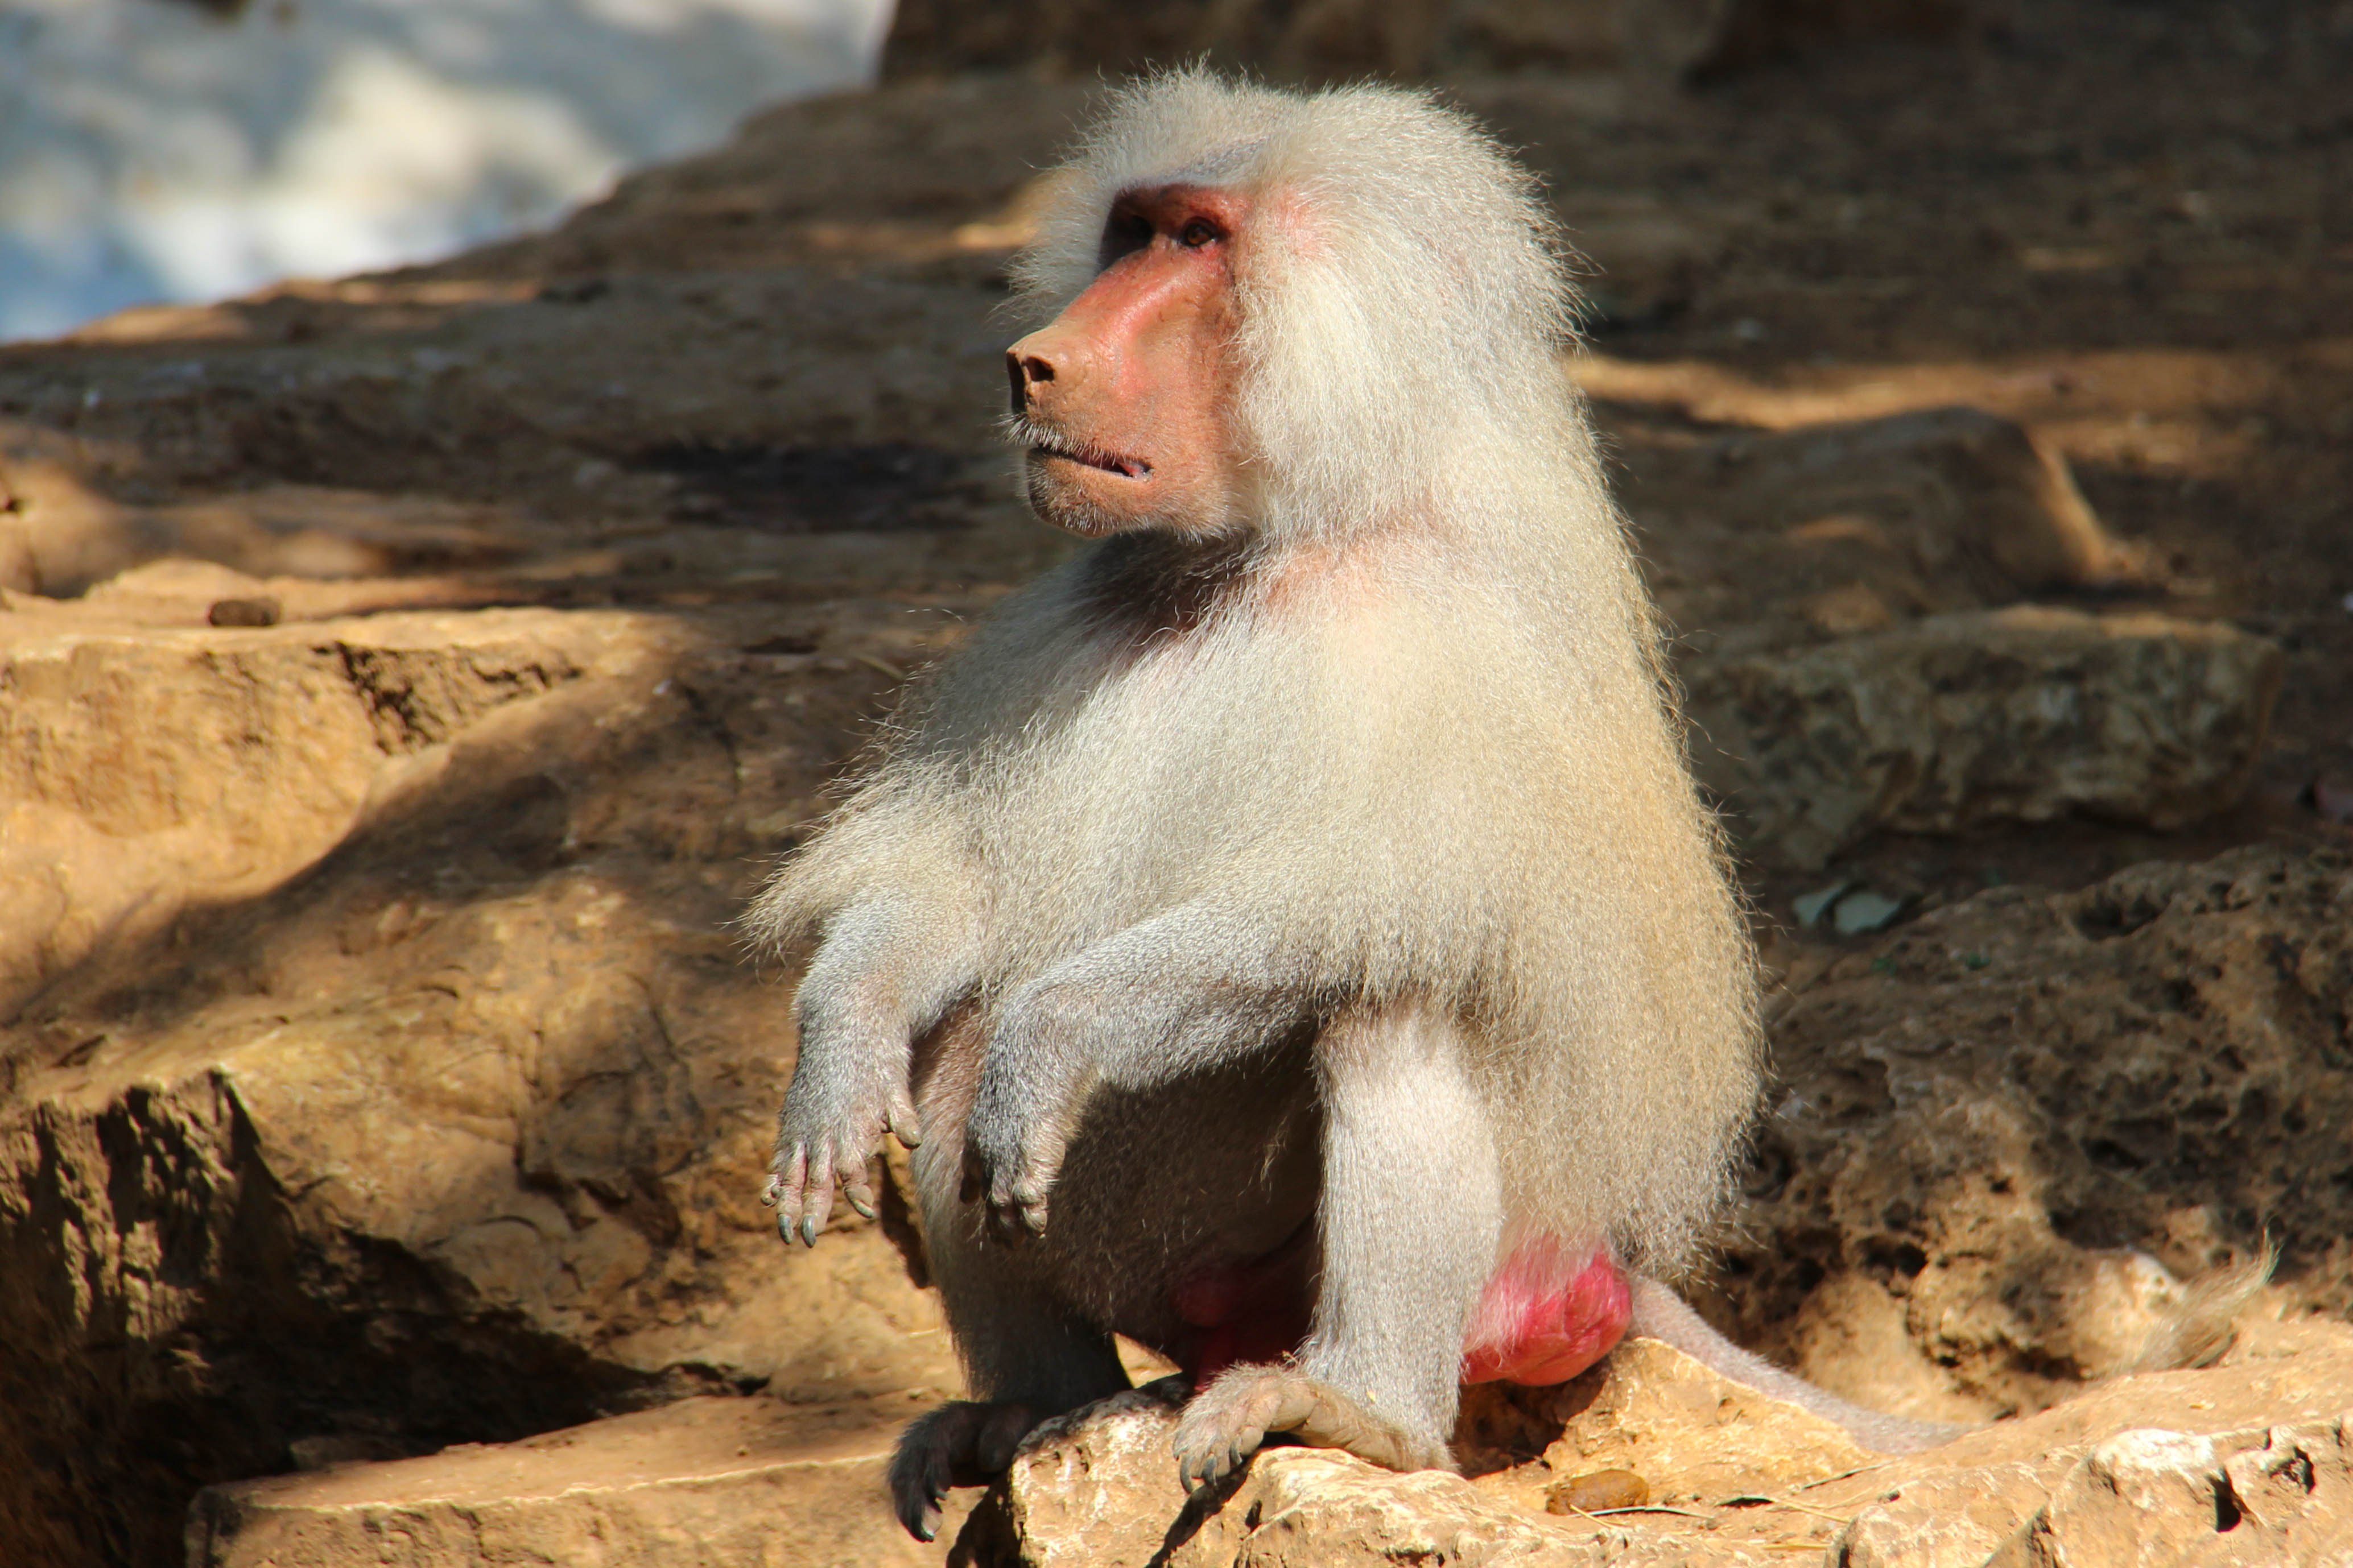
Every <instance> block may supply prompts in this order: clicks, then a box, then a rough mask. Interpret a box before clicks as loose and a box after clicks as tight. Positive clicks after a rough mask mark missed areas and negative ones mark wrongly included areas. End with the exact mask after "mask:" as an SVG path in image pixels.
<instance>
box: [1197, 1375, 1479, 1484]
mask: <svg viewBox="0 0 2353 1568" xmlns="http://www.w3.org/2000/svg"><path fill="white" fill-rule="evenodd" d="M1277 1433H1281V1434H1284V1435H1287V1436H1292V1437H1295V1438H1297V1439H1298V1440H1299V1441H1300V1442H1302V1443H1304V1444H1306V1445H1308V1446H1309V1447H1315V1448H1344V1449H1345V1450H1347V1451H1348V1452H1349V1453H1351V1454H1354V1455H1356V1458H1360V1459H1365V1460H1367V1461H1369V1462H1371V1463H1373V1464H1376V1465H1379V1466H1382V1467H1383V1468H1387V1469H1392V1470H1430V1469H1445V1470H1451V1469H1452V1468H1454V1465H1453V1460H1452V1459H1451V1457H1450V1456H1449V1455H1448V1454H1447V1452H1446V1446H1445V1445H1444V1444H1443V1443H1432V1442H1428V1441H1425V1440H1423V1439H1420V1438H1417V1437H1414V1436H1411V1435H1410V1434H1409V1433H1407V1432H1406V1431H1405V1430H1404V1429H1403V1428H1402V1427H1400V1426H1396V1425H1394V1424H1393V1423H1391V1422H1388V1421H1384V1420H1382V1419H1381V1418H1380V1417H1379V1416H1377V1415H1374V1414H1373V1413H1372V1412H1370V1411H1368V1410H1366V1408H1365V1407H1364V1406H1363V1405H1359V1404H1357V1403H1356V1401H1355V1400H1354V1399H1351V1398H1350V1397H1348V1395H1346V1394H1343V1393H1341V1392H1340V1391H1339V1390H1338V1389H1336V1388H1334V1387H1333V1386H1332V1385H1331V1384H1325V1383H1318V1382H1317V1381H1316V1380H1315V1379H1314V1378H1312V1377H1309V1376H1308V1375H1307V1374H1306V1373H1301V1372H1294V1371H1293V1370H1292V1369H1291V1368H1289V1367H1282V1366H1238V1367H1234V1368H1233V1369H1231V1370H1230V1371H1229V1372H1227V1373H1224V1374H1223V1375H1222V1376H1220V1377H1219V1379H1218V1381H1217V1382H1215V1383H1213V1384H1209V1386H1208V1387H1207V1388H1205V1389H1203V1390H1202V1391H1201V1392H1200V1394H1198V1395H1197V1396H1196V1397H1195V1398H1194V1400H1193V1402H1192V1404H1190V1405H1187V1406H1186V1408H1185V1414H1184V1415H1183V1417H1182V1418H1180V1419H1179V1420H1178V1421H1177V1423H1176V1473H1177V1475H1178V1476H1179V1477H1181V1478H1182V1479H1183V1480H1184V1482H1185V1489H1186V1490H1187V1491H1188V1492H1189V1491H1194V1490H1197V1489H1199V1488H1201V1487H1205V1486H1209V1485H1212V1484H1214V1483H1216V1482H1218V1481H1220V1480H1223V1479H1225V1478H1226V1477H1227V1476H1229V1475H1230V1474H1232V1473H1233V1472H1234V1471H1235V1470H1238V1469H1240V1468H1241V1466H1242V1463H1243V1461H1244V1460H1246V1459H1248V1458H1250V1456H1251V1455H1252V1454H1254V1453H1256V1452H1257V1451H1258V1450H1259V1447H1260V1446H1261V1445H1262V1444H1263V1443H1264V1442H1265V1441H1266V1439H1267V1438H1268V1437H1269V1436H1272V1435H1274V1434H1277Z"/></svg>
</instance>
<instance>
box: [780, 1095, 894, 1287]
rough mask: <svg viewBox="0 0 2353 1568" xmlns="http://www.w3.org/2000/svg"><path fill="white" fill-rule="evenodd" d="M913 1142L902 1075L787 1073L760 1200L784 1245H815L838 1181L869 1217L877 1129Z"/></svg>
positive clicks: (854, 1205)
mask: <svg viewBox="0 0 2353 1568" xmlns="http://www.w3.org/2000/svg"><path fill="white" fill-rule="evenodd" d="M886 1128H887V1129H888V1130H889V1131H892V1132H895V1133H897V1134H898V1135H899V1142H902V1143H904V1144H906V1145H907V1146H908V1147H909V1148H911V1149H912V1148H913V1147H914V1146H915V1143H916V1142H917V1141H918V1139H919V1137H920V1132H919V1130H918V1127H917V1124H916V1121H915V1104H914V1101H913V1099H912V1098H910V1096H909V1095H908V1092H907V1086H906V1084H905V1082H904V1081H903V1080H902V1081H899V1082H895V1083H891V1082H868V1081H863V1080H854V1079H848V1078H846V1077H843V1076H840V1075H832V1074H826V1073H821V1072H818V1071H813V1070H808V1069H807V1068H806V1066H805V1067H804V1068H803V1070H800V1071H797V1072H796V1073H794V1074H793V1087H792V1089H791V1090H790V1091H789V1092H788V1093H786V1096H785V1108H784V1110H782V1111H780V1112H778V1113H777V1116H776V1158H775V1159H773V1160H771V1161H770V1162H769V1163H768V1169H769V1172H770V1174H769V1177H768V1184H767V1186H766V1187H765V1188H764V1189H763V1190H762V1192H761V1194H760V1201H761V1202H762V1203H764V1204H769V1205H774V1206H775V1208H776V1233H777V1234H778V1235H779V1236H782V1237H784V1238H785V1240H786V1243H787V1244H790V1243H792V1242H795V1241H798V1242H800V1243H801V1244H802V1245H804V1246H807V1247H815V1246H816V1245H817V1236H818V1232H819V1231H821V1230H823V1229H824V1228H825V1222H826V1219H827V1216H828V1215H831V1214H832V1212H833V1189H834V1187H835V1186H836V1184H839V1186H840V1188H841V1194H842V1196H843V1197H845V1198H847V1199H848V1200H849V1206H850V1207H851V1208H854V1209H856V1210H857V1211H858V1212H859V1213H860V1214H862V1215H865V1216H866V1217H867V1218H869V1219H871V1218H873V1217H874V1186H873V1180H872V1177H871V1174H870V1171H871V1166H872V1163H873V1159H874V1151H875V1150H876V1148H877V1147H879V1146H880V1145H881V1142H882V1133H883V1131H884V1130H885V1129H886Z"/></svg>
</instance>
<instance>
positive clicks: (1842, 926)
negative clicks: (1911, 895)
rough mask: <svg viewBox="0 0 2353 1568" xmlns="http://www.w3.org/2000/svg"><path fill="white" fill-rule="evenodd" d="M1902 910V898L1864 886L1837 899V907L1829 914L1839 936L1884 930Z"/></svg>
mask: <svg viewBox="0 0 2353 1568" xmlns="http://www.w3.org/2000/svg"><path fill="white" fill-rule="evenodd" d="M1903 912H1904V900H1901V899H1891V898H1889V897H1887V896H1886V895H1885V894H1883V893H1874V892H1873V891H1871V890H1870V889H1867V888H1866V889H1861V890H1859V891H1856V892H1852V893H1849V894H1848V895H1847V896H1846V897H1845V898H1843V899H1841V900H1839V901H1838V909H1837V910H1836V912H1835V913H1833V914H1832V915H1831V925H1832V926H1833V927H1835V928H1836V929H1837V931H1838V933H1839V935H1841V936H1861V935H1862V933H1863V932H1865V931H1885V930H1886V929H1887V928H1888V927H1889V926H1891V925H1893V924H1894V922H1895V917H1896V916H1897V915H1900V914H1902V913H1903Z"/></svg>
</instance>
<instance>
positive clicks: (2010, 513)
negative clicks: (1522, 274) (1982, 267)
mask: <svg viewBox="0 0 2353 1568" xmlns="http://www.w3.org/2000/svg"><path fill="white" fill-rule="evenodd" d="M1572 221H1574V220H1573V219H1572ZM1576 368H1577V371H1578V373H1579V374H1580V375H1581V376H1583V377H1584V378H1586V379H1588V381H1596V382H1597V384H1599V387H1600V391H1599V394H1597V395H1609V393H1610V392H1611V390H1612V388H1613V385H1614V381H1613V376H1615V377H1617V378H1620V379H1622V377H1623V376H1624V375H1625V374H1627V372H1626V367H1623V366H1620V367H1616V368H1615V370H1614V371H1611V372H1610V373H1609V374H1600V373H1602V372H1603V371H1604V370H1605V368H1606V367H1604V366H1603V365H1601V364H1600V363H1597V362H1594V361H1590V360H1581V361H1579V362H1577V366H1576ZM1620 390H1621V391H1622V390H1625V389H1620ZM1746 412H1751V413H1755V412H1757V411H1754V410H1749V411H1746ZM1630 460H1631V462H1632V464H1633V468H1634V483H1633V484H1632V485H1631V486H1630V492H1629V497H1628V500H1629V502H1630V505H1631V506H1632V507H1633V510H1634V514H1635V521H1636V524H1637V526H1638V528H1639V529H1640V531H1641V533H1642V535H1643V540H1644V547H1645V552H1646V554H1647V555H1648V556H1649V557H1650V558H1651V563H1652V573H1651V576H1652V584H1653V586H1654V588H1655V589H1656V591H1657V592H1658V594H1659V595H1660V599H1661V603H1662V606H1663V607H1664V609H1665V610H1666V612H1667V616H1668V618H1669V619H1670V620H1671V621H1672V622H1673V623H1675V624H1676V625H1677V626H1682V627H1683V628H1685V629H1690V630H1700V629H1704V628H1710V627H1721V626H1727V625H1735V624H1736V625H1740V626H1757V627H1766V626H1773V627H1779V628H1781V632H1780V635H1781V636H1784V637H1790V636H1795V637H1805V636H1813V637H1820V636H1821V635H1823V634H1829V635H1832V636H1840V635H1845V634H1850V633H1854V632H1869V631H1879V630H1883V629H1885V628H1887V627H1889V626H1894V625H1897V624H1899V623H1902V622H1905V621H1909V620H1912V619H1915V618H1916V617H1918V616H1926V615H1938V614H1948V613H1952V612H1955V611H1960V610H1970V609H1986V608H1991V607H1996V606H1999V605H2009V604H2012V603H2015V602H2017V601H2018V600H2020V599H2021V598H2027V597H2031V596H2033V595H2037V594H2042V593H2048V592H2052V591H2081V590H2086V589H2090V590H2098V591H2114V590H2119V589H2126V588H2136V587H2138V588H2147V587H2150V586H2153V585H2154V581H2153V580H2154V578H2155V577H2156V576H2157V574H2156V573H2155V571H2154V569H2153V567H2152V565H2151V563H2150V562H2149V560H2148V559H2147V554H2146V552H2145V551H2144V550H2143V549H2141V548H2140V547H2137V546H2136V545H2134V544H2131V543H2129V542H2126V541H2122V540H2119V539H2117V538H2116V537H2115V536H2114V535H2113V534H2112V533H2111V532H2110V531H2108V530H2107V528H2106V527H2105V525H2104V524H2103V523H2102V522H2101V521H2100V520H2099V518H2098V516H2097V515H2096V514H2095V513H2094V511H2093V510H2092V508H2091V506H2090V504H2089V503H2088V502H2087V501H2086V500H2084V494H2083V491H2082V490H2081V489H2079V488H2078V487H2077V485H2076V482H2075V479H2074V475H2073V471H2072V470H2071V469H2070V468H2069V467H2068V465H2067V462H2066V459H2065V458H2063V456H2062V455H2061V454H2060V453H2059V452H2058V451H2057V450H2056V449H2055V448H2054V447H2052V445H2051V444H2050V443H2049V442H2047V441H2045V440H2043V439H2042V438H2040V437H2037V436H2035V435H2034V434H2033V433H2031V432H2030V431H2028V430H2027V429H2025V428H2023V427H2022V426H2019V425H2018V424H2016V423H2014V422H2012V421H2010V420H2008V419H2004V418H2001V417H2000V416H1995V415H1992V414H1989V413H1987V412H1986V411H1984V410H1982V409H1978V408H1972V407H1957V406H1956V407H1944V408H1930V409H1925V410H1921V411H1918V412H1915V413H1905V414H1895V415H1890V416H1885V417H1882V418H1873V419H1852V418H1850V419H1837V420H1831V421H1827V422H1825V421H1823V420H1820V419H1819V418H1799V420H1797V422H1796V423H1795V424H1794V425H1793V426H1789V427H1777V428H1772V429H1763V430H1755V431H1744V432H1740V433H1738V434H1735V435H1729V436H1724V437H1717V438H1715V439H1713V440H1710V441H1707V442H1705V443H1703V444H1700V445H1697V446H1692V445H1687V444H1686V445H1678V446H1671V447H1661V448H1654V449H1651V450H1648V451H1637V452H1635V453H1634V454H1632V455H1631V458H1630ZM1751 635H1755V634H1754V633H1752V634H1751Z"/></svg>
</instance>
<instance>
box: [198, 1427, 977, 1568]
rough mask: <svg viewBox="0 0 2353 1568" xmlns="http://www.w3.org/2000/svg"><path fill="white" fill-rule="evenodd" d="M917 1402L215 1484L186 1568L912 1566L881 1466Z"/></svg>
mask: <svg viewBox="0 0 2353 1568" xmlns="http://www.w3.org/2000/svg"><path fill="white" fill-rule="evenodd" d="M918 1407H919V1402H917V1401H914V1400H911V1399H910V1398H908V1397H907V1396H905V1395H900V1396H896V1397H892V1398H883V1399H874V1400H867V1401H861V1402H855V1403H849V1404H841V1405H788V1404H786V1403H785V1402H783V1401H781V1400H776V1399H770V1398H766V1397H765V1396H759V1395H754V1397H751V1398H748V1399H723V1398H713V1397H709V1396H702V1397H695V1398H689V1399H681V1400H679V1401H677V1402H676V1403H674V1404H670V1405H663V1406H661V1407H660V1408H659V1409H656V1410H646V1411H640V1412H638V1413H635V1414H633V1415H617V1416H611V1417H608V1418H607V1419H605V1420H602V1421H596V1422H591V1423H589V1424H588V1425H586V1426H574V1427H567V1428H565V1429H563V1430H560V1431H555V1432H547V1433H543V1434H541V1435H540V1436H535V1437H528V1438H525V1439H523V1440H522V1441H521V1442H516V1443H467V1444H461V1445H459V1446H458V1447H451V1448H445V1449H443V1450H442V1451H441V1452H439V1453H438V1454H434V1455H430V1456H427V1457H424V1458H414V1459H401V1460H395V1461H391V1462H388V1463H375V1464H369V1463H343V1464H336V1465H332V1466H328V1467H324V1468H320V1469H318V1470H316V1471H315V1472H311V1473H301V1474H295V1475H288V1476H277V1477H272V1478H269V1479H265V1480H258V1481H244V1482H239V1483H237V1484H236V1485H233V1486H219V1487H213V1488H210V1489H206V1491H204V1492H202V1493H200V1494H198V1496H197V1498H196V1500H195V1503H194V1504H193V1505H192V1506H191V1508H190V1509H189V1513H188V1534H187V1559H186V1561H187V1568H297V1565H299V1568H506V1565H508V1564H512V1563H565V1564H569V1565H572V1568H607V1565H609V1568H622V1565H624V1564H626V1565H627V1568H866V1565H867V1564H870V1563H871V1564H883V1563H905V1564H908V1565H909V1568H913V1565H914V1564H918V1563H934V1562H936V1561H937V1560H938V1555H939V1554H938V1552H936V1550H934V1549H932V1548H928V1547H924V1546H922V1545H919V1544H918V1543H917V1542H915V1541H914V1540H913V1538H912V1537H911V1536H909V1535H908V1534H907V1532H906V1531H904V1530H902V1529H901V1528H900V1525H899V1521H897V1519H895V1518H894V1517H892V1513H891V1510H890V1508H889V1506H888V1503H887V1500H886V1499H887V1491H886V1488H885V1486H884V1482H883V1470H884V1468H885V1467H886V1466H887V1465H888V1463H889V1460H890V1453H891V1444H892V1441H893V1439H894V1438H895V1437H896V1436H897V1429H898V1427H899V1426H901V1425H902V1424H903V1423H904V1422H905V1421H906V1419H907V1418H908V1417H909V1416H910V1415H913V1414H916V1413H917V1408H918ZM970 1496H971V1494H969V1493H966V1494H964V1498H965V1500H968V1499H969V1498H970ZM951 1509H952V1510H955V1505H954V1504H951ZM959 1523H961V1510H955V1511H952V1512H951V1514H950V1517H949V1522H948V1528H950V1529H954V1528H955V1526H956V1525H957V1524H959Z"/></svg>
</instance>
